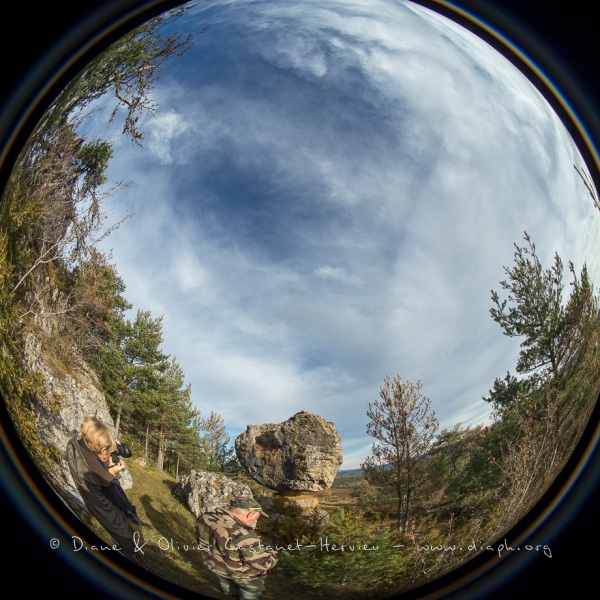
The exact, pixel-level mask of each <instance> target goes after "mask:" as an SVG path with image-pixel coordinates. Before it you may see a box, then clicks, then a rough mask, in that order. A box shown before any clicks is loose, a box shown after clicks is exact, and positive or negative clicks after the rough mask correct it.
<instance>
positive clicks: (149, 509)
mask: <svg viewBox="0 0 600 600" xmlns="http://www.w3.org/2000/svg"><path fill="white" fill-rule="evenodd" d="M128 467H129V470H130V472H131V476H132V479H133V487H132V488H131V489H129V490H127V495H128V497H129V499H130V500H131V502H133V504H135V506H136V508H137V512H138V515H139V516H140V518H141V519H142V521H145V522H146V523H148V524H149V527H143V528H141V529H139V531H140V533H141V535H142V539H143V542H145V544H146V545H145V546H144V547H143V550H144V556H143V561H144V564H145V566H146V567H148V569H149V570H150V571H151V572H152V573H154V574H155V575H158V576H159V577H162V578H163V579H166V580H167V581H170V582H171V583H174V584H176V585H179V586H181V587H183V588H186V589H188V590H191V591H193V592H197V593H199V594H203V595H205V596H212V597H214V598H220V597H221V595H220V590H219V586H218V582H217V579H216V578H215V577H214V576H213V575H212V573H210V571H208V570H207V568H206V567H205V566H204V563H203V562H202V558H201V556H200V552H199V551H198V550H196V549H195V548H196V536H195V521H196V519H195V517H194V515H193V514H192V513H191V511H190V510H189V508H188V507H187V506H186V505H185V504H184V503H183V501H182V500H181V499H180V498H179V496H177V495H176V494H175V492H174V490H175V485H176V481H175V479H174V478H173V477H171V476H170V475H167V474H165V473H157V472H156V471H151V470H149V469H146V468H144V467H141V466H139V465H137V464H135V463H133V462H130V463H128Z"/></svg>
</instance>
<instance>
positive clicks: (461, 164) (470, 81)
mask: <svg viewBox="0 0 600 600" xmlns="http://www.w3.org/2000/svg"><path fill="white" fill-rule="evenodd" d="M205 25H210V28H209V29H208V31H207V32H206V33H205V34H203V35H202V36H201V37H200V38H199V39H198V41H197V43H196V44H195V46H194V47H193V49H192V50H191V51H190V52H189V53H188V54H187V55H186V56H185V57H183V58H178V59H174V60H173V61H172V62H171V63H170V65H171V68H170V69H169V70H168V71H167V72H166V73H165V75H164V76H163V78H162V79H161V80H160V81H159V82H158V83H157V85H156V87H155V89H154V91H153V95H154V99H155V100H156V102H157V103H158V111H157V113H156V115H154V116H148V117H147V118H145V119H144V122H143V123H142V128H143V130H144V131H145V137H146V139H145V143H144V147H143V148H142V149H140V148H136V147H134V146H133V145H131V143H130V142H127V141H126V140H124V139H123V138H121V137H120V135H119V128H118V123H117V124H115V126H114V128H110V129H109V130H108V131H107V130H106V129H97V130H96V131H95V130H94V127H98V128H99V127H100V123H101V122H102V118H104V122H105V121H106V114H104V115H103V113H102V112H99V113H97V114H95V115H94V117H93V120H91V121H90V123H88V125H87V127H88V129H89V132H90V134H93V133H95V132H96V133H98V134H100V135H103V136H106V135H108V136H109V137H110V138H111V140H112V141H113V142H114V144H115V158H114V159H113V161H112V163H111V166H110V169H109V176H110V178H111V179H112V180H128V181H131V182H132V185H130V186H129V187H127V188H126V189H124V190H122V191H120V192H118V193H117V194H116V195H115V196H114V197H112V198H111V199H110V200H109V201H108V204H109V205H110V207H111V210H112V211H113V217H114V218H115V219H118V218H120V217H121V216H122V215H124V214H125V213H133V214H134V217H133V218H131V219H128V220H127V221H125V222H124V223H123V224H122V225H121V227H120V228H119V229H118V230H117V231H116V232H114V233H113V234H112V235H111V236H110V238H109V239H108V241H107V243H106V244H105V248H110V249H112V255H113V259H114V262H115V264H116V266H117V270H118V271H119V273H120V274H121V276H122V277H123V279H124V281H125V284H126V286H127V289H126V294H125V295H126V297H127V299H128V300H129V301H130V302H132V303H133V305H134V310H135V309H137V308H142V309H149V310H151V311H152V314H153V315H154V316H160V315H164V337H165V342H164V345H163V348H164V350H165V351H166V352H168V353H170V354H171V355H173V356H176V357H177V360H178V361H179V363H180V364H181V365H182V367H183V369H184V371H185V373H186V378H187V381H188V382H189V383H190V384H191V386H192V398H193V401H194V403H195V404H196V406H197V407H198V408H199V409H200V410H201V412H202V413H203V414H205V415H207V414H209V413H210V411H211V410H214V411H216V412H218V413H219V414H221V415H222V416H223V417H224V419H225V422H226V423H227V425H228V428H229V431H230V434H231V437H232V439H233V438H234V437H235V436H236V435H238V434H239V433H240V432H241V431H243V430H245V428H246V426H247V425H249V424H258V423H265V422H270V423H275V422H280V421H283V420H285V419H287V418H289V417H291V416H292V415H293V414H295V413H296V412H298V411H300V410H308V411H311V412H315V413H317V414H319V415H321V416H322V417H324V418H326V419H327V420H330V421H333V422H334V423H335V425H336V427H337V429H338V431H339V433H340V435H341V437H342V447H343V451H344V464H343V465H342V468H355V467H358V466H359V465H360V463H361V462H362V461H364V459H365V458H366V456H368V455H369V451H370V447H371V444H372V442H373V440H372V439H371V438H369V437H368V436H367V435H366V433H365V428H366V423H367V417H366V411H367V407H368V403H369V402H373V401H375V400H377V398H378V391H379V387H380V386H381V384H382V382H383V379H384V377H385V376H386V375H390V376H394V375H395V374H399V375H401V376H402V378H403V379H405V380H410V381H412V382H416V381H417V380H420V381H421V382H422V383H423V390H422V391H423V393H424V394H425V395H426V396H427V397H428V398H430V400H431V403H432V407H433V409H434V410H435V412H436V414H437V416H438V419H439V420H440V425H441V428H445V427H452V426H453V425H454V424H456V423H458V422H461V423H462V424H463V425H469V424H476V423H480V422H482V423H486V424H488V423H489V418H488V417H489V406H488V405H487V404H486V403H485V402H483V401H482V400H481V397H482V396H484V395H486V394H487V392H488V390H489V389H490V387H491V386H492V384H493V381H494V378H495V377H503V376H504V374H505V373H506V371H507V370H509V369H510V370H511V371H513V372H514V365H515V362H516V357H517V353H518V343H519V342H518V340H510V339H508V338H505V337H504V336H503V335H502V333H501V330H500V328H499V327H498V326H497V325H496V324H495V323H494V322H493V321H492V319H491V317H490V315H489V308H490V307H491V301H490V290H491V289H496V290H499V289H500V286H499V283H498V282H499V281H500V280H501V279H503V278H504V272H503V266H504V265H510V264H511V263H512V259H513V251H514V248H513V243H514V242H517V243H520V242H522V238H523V232H524V231H525V230H526V231H527V232H529V233H530V234H531V236H532V238H533V240H534V242H535V243H536V245H537V248H538V251H539V255H540V256H541V258H542V261H543V263H544V264H545V265H549V264H550V261H551V259H552V256H553V254H554V252H555V251H557V252H558V253H559V254H560V255H561V256H562V257H563V259H564V260H565V262H566V261H567V260H572V261H573V262H574V263H575V265H576V267H577V268H580V267H581V266H582V265H583V262H584V261H585V262H587V264H588V267H589V269H590V271H591V274H592V276H593V278H594V279H595V281H596V282H598V280H599V279H600V261H599V260H598V255H597V239H598V234H599V229H600V218H599V217H600V213H599V212H598V211H597V210H594V208H593V207H592V203H591V200H590V198H589V195H588V193H587V190H586V189H585V187H584V186H583V184H582V182H581V180H580V179H579V177H578V175H577V173H576V172H575V169H574V167H573V165H574V164H576V165H578V166H581V165H583V161H582V159H581V158H580V157H579V154H578V152H577V150H576V148H575V146H574V144H573V143H572V141H571V139H570V138H569V136H568V134H567V132H566V129H565V128H564V127H563V125H562V124H561V123H560V121H559V120H558V119H557V117H556V116H555V115H554V113H553V112H552V110H551V109H550V107H549V105H548V104H547V103H546V102H545V100H544V99H543V98H542V97H541V96H540V95H539V94H538V93H537V92H536V91H535V89H534V88H533V86H532V85H531V84H530V83H529V82H528V81H527V80H526V79H525V78H524V77H523V76H522V75H521V74H520V73H519V72H518V71H517V70H516V69H515V68H514V67H513V66H512V65H511V64H510V63H509V62H507V61H506V60H505V59H503V58H502V57H501V56H500V55H499V54H497V53H496V52H495V51H494V50H493V49H491V48H490V47H489V46H487V45H486V44H484V43H483V42H482V41H480V40H479V39H477V38H476V37H475V36H473V35H472V34H470V33H469V32H467V31H465V30H463V29H461V28H460V27H459V26H457V25H455V24H453V23H451V22H449V21H448V20H446V19H443V18H442V17H440V16H438V15H436V14H434V13H432V12H430V11H428V10H426V9H423V8H422V7H419V6H417V5H415V4H412V3H410V2H399V1H398V2H392V1H387V0H373V1H370V2H364V1H363V0H361V1H357V2H352V1H348V0H345V1H343V2H341V1H339V2H338V1H336V0H327V1H319V2H317V1H312V0H301V1H297V2H294V3H289V2H278V1H271V0H263V1H240V0H236V1H235V2H233V1H232V2H225V1H213V2H202V3H198V4H197V5H195V6H194V8H193V9H191V10H190V11H188V14H187V15H186V16H185V17H184V18H183V19H181V20H180V21H179V22H178V23H177V28H178V30H179V31H181V32H182V33H187V32H189V31H197V30H201V29H202V28H203V27H204V26H205ZM567 287H568V285H567Z"/></svg>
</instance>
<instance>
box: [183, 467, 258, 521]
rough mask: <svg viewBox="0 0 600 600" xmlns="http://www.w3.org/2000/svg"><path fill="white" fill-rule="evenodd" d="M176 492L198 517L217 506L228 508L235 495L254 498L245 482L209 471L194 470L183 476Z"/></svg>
mask: <svg viewBox="0 0 600 600" xmlns="http://www.w3.org/2000/svg"><path fill="white" fill-rule="evenodd" d="M175 493H176V494H177V495H178V496H180V497H181V498H183V499H184V500H185V502H186V503H187V505H188V506H189V508H190V510H191V511H192V513H193V515H194V516H195V517H196V518H198V517H199V516H200V515H201V514H203V513H205V512H213V511H214V510H215V508H227V507H228V506H229V500H231V498H233V497H234V496H246V497H249V498H252V491H251V490H250V488H249V487H248V486H247V485H246V484H245V483H241V482H239V481H234V480H233V479H230V478H229V477H227V476H225V475H222V474H221V473H209V472H208V471H192V472H191V474H190V475H185V476H183V477H182V478H181V480H180V481H179V483H178V484H177V486H176V487H175Z"/></svg>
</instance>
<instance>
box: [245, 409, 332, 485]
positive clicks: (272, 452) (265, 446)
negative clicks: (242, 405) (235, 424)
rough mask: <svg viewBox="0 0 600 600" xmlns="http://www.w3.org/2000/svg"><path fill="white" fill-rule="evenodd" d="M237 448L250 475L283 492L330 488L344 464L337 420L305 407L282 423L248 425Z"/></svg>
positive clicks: (259, 481)
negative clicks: (329, 419)
mask: <svg viewBox="0 0 600 600" xmlns="http://www.w3.org/2000/svg"><path fill="white" fill-rule="evenodd" d="M235 451H236V454H237V457H238V459H239V461H240V463H241V464H242V466H243V467H244V468H245V469H246V470H247V471H248V473H249V474H250V476H251V477H253V478H254V479H255V480H256V481H258V483H260V484H262V485H264V486H265V487H267V488H270V489H272V490H276V491H280V492H282V491H286V490H294V491H319V490H324V489H327V488H329V487H330V486H331V484H332V483H333V480H334V479H335V476H336V475H337V472H338V469H339V467H340V465H341V464H342V442H341V439H340V436H339V434H338V432H337V431H336V429H335V426H334V424H333V423H331V422H329V421H326V420H325V419H323V418H322V417H319V416H318V415H315V414H312V413H309V412H306V411H301V412H299V413H296V414H295V415H294V416H293V417H291V418H289V419H288V420H287V421H284V422H283V423H277V424H272V423H266V424H263V425H248V427H247V429H246V431H245V432H244V433H242V434H240V435H239V436H238V437H237V438H236V440H235Z"/></svg>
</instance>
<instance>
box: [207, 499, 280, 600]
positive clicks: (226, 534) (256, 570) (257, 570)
mask: <svg viewBox="0 0 600 600" xmlns="http://www.w3.org/2000/svg"><path fill="white" fill-rule="evenodd" d="M196 530H197V536H198V544H199V550H200V552H201V555H202V558H203V559H204V562H205V564H206V566H207V567H208V568H209V569H210V570H211V571H212V572H213V573H215V575H217V576H218V577H219V581H220V583H221V588H222V590H223V591H224V592H225V593H226V594H227V593H228V594H231V595H238V594H239V595H240V596H241V597H242V598H254V597H256V598H258V595H260V592H261V591H263V590H264V582H263V578H264V577H266V576H267V575H268V574H269V572H270V570H271V569H272V568H273V567H274V566H275V565H276V563H277V556H276V555H275V554H274V553H273V552H271V551H270V550H268V549H267V548H266V547H265V545H264V544H262V543H261V540H260V538H259V537H258V536H257V535H256V533H255V532H254V531H252V530H250V529H249V528H248V527H247V526H246V525H244V524H243V523H242V522H241V521H239V520H238V519H236V517H235V516H234V515H232V514H231V513H230V512H229V511H227V510H225V509H224V508H217V509H216V510H215V512H212V513H208V512H207V513H204V514H203V515H201V516H200V517H199V518H198V521H197V523H196ZM236 584H237V585H236ZM238 587H239V588H241V589H238ZM245 589H246V590H247V592H246V593H245V591H244V590H245ZM234 592H236V593H234Z"/></svg>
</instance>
